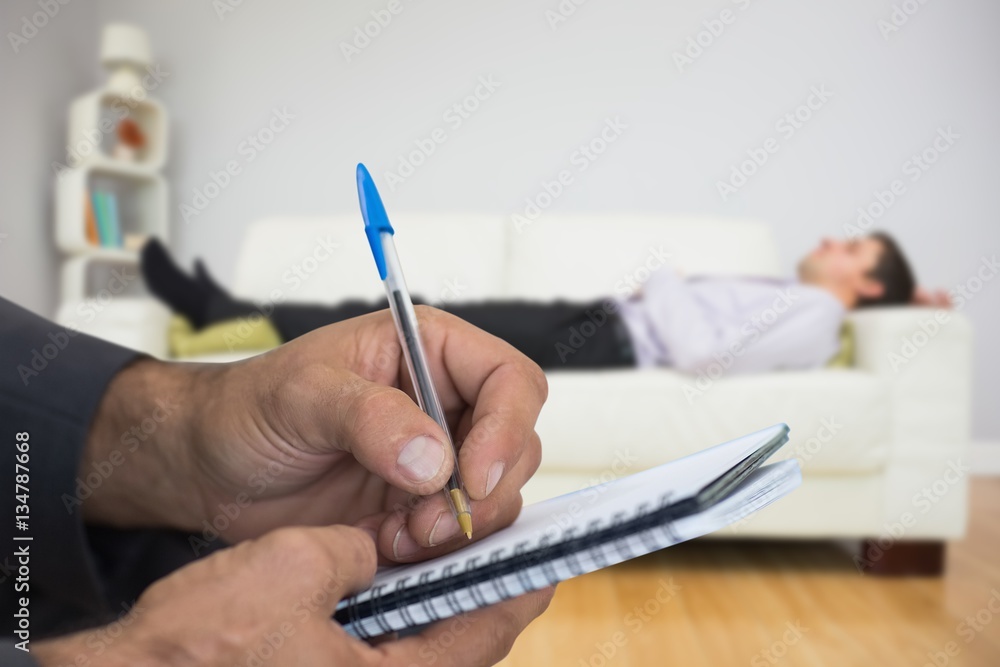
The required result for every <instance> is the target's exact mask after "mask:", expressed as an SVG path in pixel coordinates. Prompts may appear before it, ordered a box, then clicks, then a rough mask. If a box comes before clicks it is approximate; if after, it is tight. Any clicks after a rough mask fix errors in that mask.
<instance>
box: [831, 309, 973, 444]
mask: <svg viewBox="0 0 1000 667" xmlns="http://www.w3.org/2000/svg"><path fill="white" fill-rule="evenodd" d="M850 321H851V322H852V323H853V325H854V331H855V365H856V366H857V367H858V369H860V370H864V371H868V372H871V373H875V374H876V375H879V376H881V377H884V378H886V379H887V380H888V381H889V382H890V383H891V395H892V399H891V400H892V405H893V408H892V410H893V423H892V426H893V435H894V439H895V440H896V441H903V442H912V441H918V442H922V443H925V444H927V445H931V446H934V445H942V446H943V445H946V443H955V442H960V443H963V445H964V443H967V442H968V440H969V429H970V421H971V406H972V326H971V324H970V323H969V320H968V318H966V317H965V316H964V315H962V314H961V313H959V312H956V311H953V310H941V309H934V308H910V307H907V308H898V307H897V308H872V309H864V310H860V311H856V312H854V313H852V314H851V315H850Z"/></svg>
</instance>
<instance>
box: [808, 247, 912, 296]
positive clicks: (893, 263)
mask: <svg viewBox="0 0 1000 667" xmlns="http://www.w3.org/2000/svg"><path fill="white" fill-rule="evenodd" d="M799 278H800V279H801V280H802V282H804V283H808V284H810V285H815V286H816V287H822V288H823V289H826V290H829V291H830V292H833V294H834V296H836V297H837V298H838V299H840V300H841V301H842V302H843V303H844V305H845V306H847V307H848V308H862V307H865V306H890V305H902V304H906V303H909V302H910V300H911V299H912V298H913V290H914V288H915V287H916V281H915V280H914V278H913V272H912V271H911V270H910V264H909V262H907V261H906V257H905V256H904V255H903V252H902V251H901V250H900V249H899V246H898V245H897V244H896V241H895V240H893V238H892V237H891V236H889V235H888V234H885V233H883V232H876V233H874V234H870V235H868V236H862V237H860V238H856V239H853V240H850V241H840V240H833V239H823V241H822V242H821V243H820V244H819V247H817V248H816V249H815V250H813V251H812V252H811V253H809V254H808V255H806V256H805V257H804V258H803V259H802V261H801V262H799Z"/></svg>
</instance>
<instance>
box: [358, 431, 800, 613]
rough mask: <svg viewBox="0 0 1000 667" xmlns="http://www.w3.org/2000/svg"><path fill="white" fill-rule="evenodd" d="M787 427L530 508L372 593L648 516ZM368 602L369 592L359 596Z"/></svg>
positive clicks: (385, 579) (382, 577) (397, 571)
mask: <svg viewBox="0 0 1000 667" xmlns="http://www.w3.org/2000/svg"><path fill="white" fill-rule="evenodd" d="M786 428H787V427H786V426H785V425H784V424H778V425H775V426H771V427H768V428H766V429H762V430H760V431H757V432H755V433H751V434H749V435H745V436H743V437H741V438H737V439H736V440H731V441H730V442H727V443H724V444H721V445H717V446H715V447H711V448H709V449H706V450H703V451H701V452H697V453H695V454H691V455H690V456H686V457H684V458H682V459H678V460H676V461H671V462H670V463H666V464H664V465H661V466H658V467H656V468H651V469H650V470H646V471H643V472H640V473H636V474H634V475H629V476H628V477H623V478H621V479H617V480H612V481H609V482H606V483H604V484H600V485H597V486H594V487H590V488H587V489H581V490H579V491H576V492H574V493H569V494H566V495H563V496H559V497H557V498H551V499H549V500H545V501H542V502H540V503H535V504H534V505H529V506H528V507H526V508H524V509H523V510H522V511H521V514H520V516H519V517H518V518H517V520H516V521H515V522H514V523H513V524H511V525H510V526H508V527H507V528H505V529H503V530H500V531H498V532H496V533H494V534H492V535H489V536H487V537H485V538H483V539H482V540H479V541H477V542H474V543H473V544H470V545H469V546H467V547H465V548H463V549H459V550H458V551H455V552H452V553H450V554H445V555H444V556H441V557H439V558H435V559H433V560H429V561H425V562H422V563H415V564H413V565H404V566H401V567H394V568H391V569H386V570H383V571H381V572H379V573H378V574H377V575H376V577H375V581H374V582H373V584H372V588H373V589H374V588H376V587H380V586H381V587H384V588H385V589H386V590H391V589H394V588H395V587H396V585H397V583H399V582H400V581H401V580H403V579H409V580H410V582H418V581H420V580H421V579H426V578H427V576H428V575H429V576H431V577H434V578H437V577H438V576H440V575H441V573H442V572H444V571H445V570H455V569H458V568H461V569H466V568H468V565H469V563H470V562H477V559H478V564H479V565H482V566H486V565H487V564H488V562H489V561H490V560H497V559H502V558H503V557H505V556H507V555H510V554H512V553H513V551H514V549H515V548H519V549H527V550H530V549H532V548H533V547H535V546H537V545H539V544H540V543H541V544H545V543H552V542H554V541H556V540H558V539H559V537H560V536H561V535H562V534H563V532H564V531H566V529H568V528H570V527H574V526H575V527H577V528H579V529H580V530H581V531H582V530H586V529H587V528H588V527H591V526H593V525H595V522H596V523H599V524H604V523H607V522H608V521H610V519H611V518H612V517H614V516H615V515H619V514H626V515H629V516H631V515H633V514H635V513H636V512H637V510H639V509H640V508H642V507H643V506H646V508H647V511H648V510H652V509H655V508H657V507H660V506H661V505H663V504H664V503H665V501H666V502H676V501H678V500H682V499H684V498H689V497H691V496H693V495H695V494H696V493H697V492H698V491H699V490H701V489H702V488H703V487H704V486H705V485H707V484H708V483H710V482H712V481H713V480H714V479H716V478H717V477H718V476H719V475H721V474H722V473H723V472H725V471H726V470H728V469H729V468H731V467H733V466H734V465H736V464H737V463H739V462H740V461H742V460H743V459H745V458H746V457H747V456H749V455H750V454H751V453H753V452H754V451H755V450H756V449H758V448H759V447H760V446H761V445H763V444H764V443H766V442H768V441H769V440H771V439H773V438H774V437H775V436H776V435H778V434H779V433H781V432H782V431H783V430H784V429H786ZM498 554H500V555H498ZM365 598H366V593H365V592H362V593H359V594H358V595H357V596H356V597H355V599H357V600H364V599H365ZM347 604H348V601H347V600H345V601H343V602H341V604H340V605H339V606H338V609H339V608H341V607H344V606H346V605H347Z"/></svg>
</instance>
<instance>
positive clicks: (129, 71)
mask: <svg viewBox="0 0 1000 667" xmlns="http://www.w3.org/2000/svg"><path fill="white" fill-rule="evenodd" d="M101 62H102V64H103V65H104V66H105V67H107V68H108V72H109V76H108V80H107V82H106V83H105V85H104V86H103V87H102V88H99V89H98V90H95V91H92V92H90V93H87V94H85V95H82V96H80V97H78V98H76V99H75V100H74V101H73V103H72V104H71V105H70V108H69V119H68V121H69V123H68V131H67V137H68V141H67V162H66V164H67V165H68V168H67V169H63V170H61V171H60V172H59V174H58V175H57V176H56V184H55V198H56V202H55V234H54V236H55V240H56V245H57V247H58V248H59V250H60V251H61V252H62V253H64V255H65V257H64V261H63V265H62V276H61V277H62V280H61V292H62V299H61V305H60V307H59V312H58V314H57V319H58V321H59V322H60V323H62V324H64V325H66V326H74V327H76V328H78V329H79V330H81V331H84V332H86V333H89V334H91V335H94V336H98V337H101V338H106V339H108V340H111V341H114V342H117V343H120V344H124V345H128V346H130V347H133V348H135V349H138V350H141V351H144V352H147V353H150V354H153V355H156V356H163V355H165V354H166V350H165V348H164V345H165V343H164V341H165V340H166V337H165V335H164V334H165V332H166V328H167V323H168V321H169V317H170V314H169V312H168V311H167V309H166V308H165V307H164V306H163V305H162V304H160V303H158V302H157V301H156V300H154V299H152V298H151V297H150V296H149V294H148V293H147V291H146V288H145V285H144V284H143V281H142V278H141V276H140V273H139V254H138V251H137V249H136V248H134V247H133V248H125V247H119V246H117V245H108V244H105V245H101V244H100V243H99V242H97V243H95V242H94V241H93V240H92V239H91V238H88V235H87V226H88V225H87V215H88V203H89V204H90V207H92V206H93V204H92V202H93V199H92V196H93V193H94V192H95V191H102V192H107V193H109V194H113V195H114V198H115V202H116V203H117V220H118V224H119V226H120V231H121V235H122V237H123V239H124V238H126V237H129V238H132V237H149V236H157V237H159V238H160V239H161V240H163V241H165V242H166V241H167V239H168V229H169V220H168V213H167V211H168V209H167V205H168V204H167V183H166V181H165V180H164V178H163V176H162V175H161V173H160V170H161V169H162V168H163V166H164V164H165V163H166V159H167V134H168V132H167V127H168V123H167V112H166V109H165V108H164V107H163V105H162V104H161V103H160V102H158V101H157V100H155V99H153V98H151V97H149V95H148V92H149V91H147V90H145V89H144V88H143V81H144V79H143V77H144V76H145V71H146V68H148V67H149V66H151V65H152V64H153V62H152V57H151V55H150V49H149V39H148V37H147V36H146V33H145V32H144V31H143V30H142V29H141V28H137V27H135V26H129V25H123V24H110V25H107V26H105V28H104V32H103V36H102V43H101ZM125 119H128V120H130V121H133V122H134V123H135V124H136V126H137V127H138V130H139V133H140V134H141V135H142V142H141V146H138V147H135V146H134V145H133V146H132V147H129V148H126V147H127V146H129V145H130V144H131V143H132V142H128V141H122V137H121V136H120V134H119V130H120V128H119V124H120V123H121V121H123V120H125ZM129 129H132V128H129ZM125 135H126V136H128V135H129V132H125ZM120 141H122V144H121V145H122V147H123V150H116V146H118V144H119V142H120ZM94 213H95V215H98V213H97V211H95V212H94ZM97 227H98V229H100V225H98V226H97Z"/></svg>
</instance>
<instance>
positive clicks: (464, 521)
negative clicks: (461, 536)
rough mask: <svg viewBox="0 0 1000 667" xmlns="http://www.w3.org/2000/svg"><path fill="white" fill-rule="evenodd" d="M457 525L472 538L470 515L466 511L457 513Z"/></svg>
mask: <svg viewBox="0 0 1000 667" xmlns="http://www.w3.org/2000/svg"><path fill="white" fill-rule="evenodd" d="M458 525H459V526H460V527H461V529H462V532H463V533H465V536H466V537H468V538H469V539H470V540H471V539H472V517H471V516H470V515H469V513H468V512H462V513H461V514H459V515H458Z"/></svg>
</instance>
